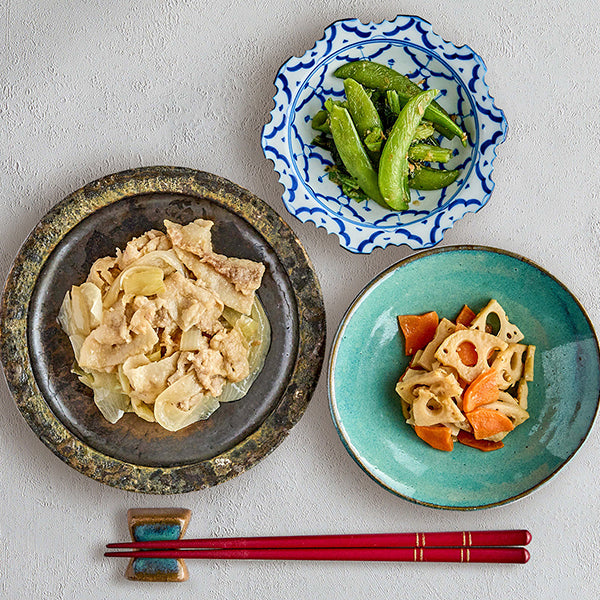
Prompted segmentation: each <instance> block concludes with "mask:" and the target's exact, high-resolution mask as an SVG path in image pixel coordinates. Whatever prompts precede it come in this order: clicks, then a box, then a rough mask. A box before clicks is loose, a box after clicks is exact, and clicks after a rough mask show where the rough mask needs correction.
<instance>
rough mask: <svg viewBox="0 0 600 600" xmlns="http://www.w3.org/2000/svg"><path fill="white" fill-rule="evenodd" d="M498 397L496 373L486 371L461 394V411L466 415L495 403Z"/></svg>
mask: <svg viewBox="0 0 600 600" xmlns="http://www.w3.org/2000/svg"><path fill="white" fill-rule="evenodd" d="M461 345H464V344H461ZM465 364H466V363H465ZM499 395H500V391H499V389H498V373H497V372H496V371H495V370H494V369H488V370H487V371H484V372H483V373H481V375H479V376H478V377H476V378H475V379H474V380H473V381H472V382H471V384H470V385H469V387H468V388H467V389H466V390H465V393H464V394H463V405H462V408H463V411H464V412H466V413H467V412H471V411H472V410H475V409H476V408H477V407H478V406H482V405H483V404H490V402H495V401H496V400H498V397H499Z"/></svg>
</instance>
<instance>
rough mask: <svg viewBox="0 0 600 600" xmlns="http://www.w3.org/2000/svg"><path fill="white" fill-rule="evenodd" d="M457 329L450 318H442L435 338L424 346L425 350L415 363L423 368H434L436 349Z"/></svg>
mask: <svg viewBox="0 0 600 600" xmlns="http://www.w3.org/2000/svg"><path fill="white" fill-rule="evenodd" d="M455 329H456V325H454V323H452V321H448V319H442V320H441V321H440V322H439V324H438V326H437V329H436V330H435V335H434V336H433V339H432V340H431V342H429V344H427V346H425V348H423V352H422V353H421V355H420V356H419V358H417V359H416V361H415V365H416V366H419V367H422V368H423V369H432V368H433V361H434V355H435V352H436V350H437V349H438V348H439V347H440V344H441V343H442V342H443V341H444V340H445V339H446V338H447V337H448V336H449V335H450V334H451V333H454V330H455Z"/></svg>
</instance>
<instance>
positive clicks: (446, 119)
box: [334, 60, 467, 146]
mask: <svg viewBox="0 0 600 600" xmlns="http://www.w3.org/2000/svg"><path fill="white" fill-rule="evenodd" d="M334 75H335V76H336V77H340V78H342V79H347V78H348V77H351V78H352V79H355V80H356V81H358V82H359V83H360V84H362V85H364V86H366V87H369V88H375V89H378V90H394V91H396V92H397V94H398V98H399V100H400V102H401V103H403V104H406V102H408V100H410V98H412V97H414V96H415V95H417V94H419V93H420V92H422V90H421V88H420V87H419V86H418V85H417V84H416V83H413V82H412V81H411V80H410V79H409V78H408V77H405V76H404V75H402V74H401V73H398V72H397V71H394V69H390V68H389V67H386V66H385V65H381V64H379V63H375V62H372V61H369V60H357V61H353V62H349V63H346V64H345V65H342V66H341V67H338V69H336V71H335V73H334ZM424 117H425V118H426V119H427V120H428V121H431V122H433V123H434V124H435V126H436V129H437V130H438V131H439V132H440V133H441V134H442V135H444V136H446V137H448V138H449V139H452V138H453V137H454V136H458V137H459V138H460V140H461V142H462V145H463V146H466V145H467V135H466V133H464V131H463V130H462V129H461V128H460V127H459V126H458V125H457V124H456V123H455V122H454V121H453V120H452V119H451V118H450V116H449V115H448V113H447V112H446V111H445V110H444V109H443V108H442V107H441V106H440V105H439V104H438V103H437V102H432V103H431V105H430V106H428V108H427V110H426V111H425V115H424Z"/></svg>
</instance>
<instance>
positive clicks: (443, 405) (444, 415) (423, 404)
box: [409, 387, 465, 426]
mask: <svg viewBox="0 0 600 600" xmlns="http://www.w3.org/2000/svg"><path fill="white" fill-rule="evenodd" d="M464 420H465V417H464V415H463V414H462V413H461V412H460V410H458V407H457V406H456V404H455V403H454V401H453V400H452V399H451V398H440V397H439V396H437V395H435V394H432V393H431V391H430V390H428V389H427V388H423V387H421V388H418V389H417V398H416V399H415V400H414V401H413V404H412V416H411V418H410V419H409V424H411V425H419V426H427V425H437V424H439V423H455V424H458V423H461V422H462V421H464Z"/></svg>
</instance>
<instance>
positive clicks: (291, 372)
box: [0, 167, 325, 494]
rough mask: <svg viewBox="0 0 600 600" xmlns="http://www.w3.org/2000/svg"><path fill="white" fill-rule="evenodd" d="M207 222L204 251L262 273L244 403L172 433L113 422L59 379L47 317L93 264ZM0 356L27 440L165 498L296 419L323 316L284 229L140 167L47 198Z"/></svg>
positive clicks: (246, 200)
mask: <svg viewBox="0 0 600 600" xmlns="http://www.w3.org/2000/svg"><path fill="white" fill-rule="evenodd" d="M196 218H208V219H211V220H213V221H214V222H215V226H214V228H213V241H214V247H215V249H216V250H217V251H218V252H220V253H222V254H227V255H229V256H239V257H244V258H249V259H252V260H257V261H262V262H263V263H264V264H265V265H266V272H265V276H264V279H263V285H262V286H261V288H260V290H259V296H260V299H261V301H262V303H263V305H264V307H265V310H266V312H267V315H268V317H269V321H270V323H271V327H272V339H271V347H270V349H269V353H268V355H267V359H266V362H265V366H264V368H263V370H262V371H261V374H260V375H259V377H258V379H257V380H256V381H255V382H254V384H253V385H252V387H251V389H250V391H249V393H248V395H247V396H246V397H245V398H243V399H242V400H240V401H238V402H232V403H228V404H223V405H222V406H221V407H220V408H219V410H217V411H216V412H215V413H214V414H213V415H212V416H211V417H210V418H209V419H208V420H206V421H201V422H199V423H196V424H194V425H191V426H190V427H187V428H185V429H183V430H181V431H179V432H176V433H172V432H168V431H166V430H164V429H162V428H161V427H160V426H159V425H157V424H156V423H147V422H145V421H143V420H141V419H139V418H138V417H136V416H135V415H133V414H126V415H125V416H124V417H123V418H122V419H121V420H119V421H118V422H117V423H116V424H114V425H111V424H109V423H108V422H107V421H105V420H104V418H103V417H102V416H101V414H100V412H99V411H98V410H97V408H96V406H95V405H94V403H93V400H92V394H91V390H88V389H87V388H86V387H85V386H83V385H82V384H80V383H79V381H78V380H77V378H76V377H75V376H74V375H73V374H72V373H71V372H70V369H71V365H72V362H73V354H72V351H71V347H70V344H69V341H68V338H67V337H66V335H65V334H64V333H63V332H62V330H61V328H60V327H59V326H58V324H57V322H56V316H57V314H58V310H59V307H60V304H61V302H62V299H63V297H64V295H65V292H66V291H67V290H68V289H69V288H70V286H71V285H77V284H80V283H81V282H82V281H84V280H85V277H86V276H87V273H88V271H89V269H90V266H91V264H92V263H93V262H94V260H95V259H96V258H98V257H100V256H106V255H110V254H113V253H114V251H115V248H117V247H123V246H124V245H125V244H126V242H127V241H128V240H129V239H130V238H131V237H133V236H137V235H140V234H142V233H143V232H144V231H147V230H148V229H152V228H155V229H163V226H162V222H163V220H164V219H169V220H172V221H177V222H180V223H187V222H189V221H191V220H193V219H196ZM0 334H1V340H2V341H1V347H0V352H1V358H2V363H3V365H4V370H5V375H6V379H7V381H8V385H9V387H10V389H11V391H12V393H13V396H14V398H15V401H16V403H17V406H18V408H19V410H20V411H21V413H22V414H23V416H24V417H25V419H26V420H27V422H28V424H29V426H30V427H31V428H32V429H33V431H34V432H35V433H36V434H37V436H38V437H39V438H40V439H41V440H42V441H43V442H44V443H45V444H46V445H47V446H48V447H49V448H50V449H51V450H52V451H53V452H54V453H55V454H56V455H57V456H58V457H60V458H61V459H62V460H63V461H65V462H66V463H67V464H69V465H70V466H72V467H73V468H75V469H77V470H78V471H81V472H82V473H83V474H85V475H87V476H89V477H92V478H94V479H97V480H98V481H101V482H103V483H106V484H108V485H112V486H116V487H120V488H123V489H126V490H131V491H137V492H146V493H156V494H171V493H179V492H188V491H192V490H198V489H202V488H206V487H209V486H212V485H216V484H218V483H221V482H222V481H225V480H227V479H230V478H232V477H234V476H235V475H238V474H239V473H241V472H243V471H245V470H246V469H248V468H249V467H251V466H253V465H254V464H256V463H257V462H258V461H259V460H260V459H261V458H263V457H264V456H266V455H267V454H268V453H269V452H270V451H271V450H273V449H274V448H275V447H276V446H277V445H278V444H279V443H280V442H281V441H282V439H283V438H284V437H285V435H286V434H287V432H288V431H289V429H290V428H291V427H292V426H293V425H294V424H295V423H296V422H297V421H298V419H299V418H300V417H301V416H302V414H303V412H304V410H305V408H306V405H307V403H308V401H309V400H310V397H311V394H312V392H313V390H314V388H315V386H316V383H317V380H318V377H319V374H320V370H321V366H322V363H323V355H324V349H325V312H324V307H323V299H322V296H321V290H320V286H319V283H318V280H317V277H316V275H315V273H314V270H313V268H312V265H311V263H310V260H309V258H308V257H307V255H306V253H305V251H304V249H303V248H302V246H301V244H300V242H299V241H298V239H297V238H296V237H295V236H294V234H293V232H292V231H291V229H290V228H289V227H288V226H287V225H286V223H285V222H284V221H283V220H282V219H281V218H280V217H279V216H278V215H277V214H276V213H275V212H274V211H273V210H272V209H271V208H270V207H269V206H268V205H267V204H265V203H264V202H263V201H262V200H260V199H259V198H257V197H256V196H254V195H252V194H251V193H250V192H248V191H247V190H244V189H243V188H240V187H239V186H237V185H235V184H233V183H231V182H230V181H227V180H226V179H223V178H221V177H217V176H215V175H212V174H210V173H204V172H199V171H194V170H191V169H184V168H176V167H149V168H142V169H135V170H132V171H125V172H122V173H117V174H115V175H110V176H108V177H105V178H103V179H100V180H98V181H95V182H94V183H91V184H89V185H87V186H85V187H84V188H82V189H80V190H78V191H77V192H75V193H73V194H71V195H70V196H69V197H67V198H66V199H64V200H63V201H62V202H60V203H59V204H57V205H56V206H55V207H54V208H53V209H52V210H51V211H50V212H49V213H48V214H47V215H46V216H45V217H44V218H43V219H42V220H41V222H40V223H39V224H38V226H37V227H36V228H35V229H34V231H33V232H32V233H31V234H30V236H29V237H28V238H27V240H26V242H25V243H24V245H23V247H22V248H21V251H20V252H19V255H18V256H17V258H16V260H15V262H14V265H13V267H12V270H11V272H10V274H9V276H8V279H7V282H6V287H5V290H4V295H3V298H2V307H1V312H0Z"/></svg>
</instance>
